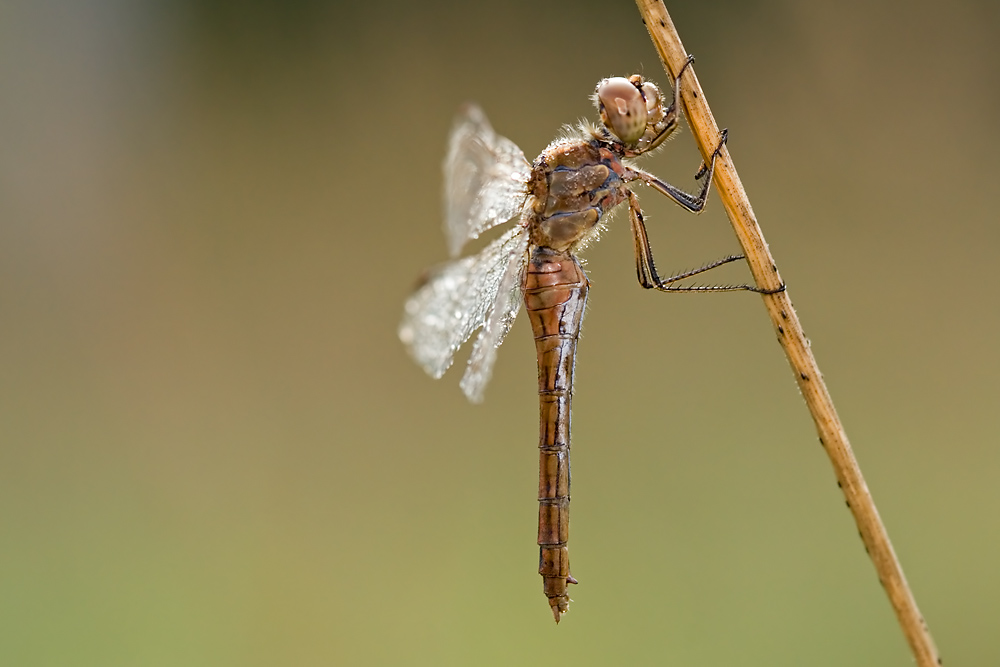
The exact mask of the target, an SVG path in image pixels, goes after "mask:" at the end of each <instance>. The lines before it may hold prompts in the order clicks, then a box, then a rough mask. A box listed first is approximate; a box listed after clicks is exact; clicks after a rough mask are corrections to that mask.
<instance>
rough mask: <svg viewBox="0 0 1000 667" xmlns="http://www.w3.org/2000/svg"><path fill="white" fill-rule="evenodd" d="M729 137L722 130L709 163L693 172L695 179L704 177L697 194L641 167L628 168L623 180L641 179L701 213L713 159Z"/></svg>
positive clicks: (726, 131) (709, 180)
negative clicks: (671, 183) (685, 190)
mask: <svg viewBox="0 0 1000 667" xmlns="http://www.w3.org/2000/svg"><path fill="white" fill-rule="evenodd" d="M728 138H729V130H723V131H722V137H721V138H720V139H719V145H718V146H716V147H715V150H714V151H712V157H711V159H710V161H709V164H708V165H707V166H706V165H705V164H704V163H702V165H701V168H700V169H699V170H698V173H697V174H695V180H699V179H702V178H704V179H705V180H704V181H703V182H702V185H701V192H699V193H698V194H697V195H691V194H688V193H687V192H684V191H683V190H681V189H680V188H678V187H677V186H675V185H670V183H667V182H666V181H661V180H660V179H658V178H657V177H656V176H653V175H652V174H650V173H648V172H645V171H643V170H642V169H635V168H634V167H633V168H629V169H626V171H625V177H624V179H623V180H625V181H626V182H628V181H642V182H643V183H645V184H646V185H648V186H650V187H651V188H653V189H654V190H657V191H658V192H660V193H662V194H665V195H666V196H667V197H670V199H672V200H674V201H675V202H676V203H677V204H679V205H680V206H681V207H682V208H685V209H687V210H688V211H691V212H692V213H701V212H702V210H703V209H704V208H705V202H706V200H707V198H708V189H709V188H710V187H711V185H712V175H713V174H714V173H715V160H716V159H717V158H718V157H719V152H720V151H721V150H722V147H723V146H724V145H725V144H726V140H727V139H728Z"/></svg>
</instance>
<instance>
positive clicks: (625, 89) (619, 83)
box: [597, 76, 648, 144]
mask: <svg viewBox="0 0 1000 667" xmlns="http://www.w3.org/2000/svg"><path fill="white" fill-rule="evenodd" d="M597 99H598V100H599V101H600V103H601V120H603V121H604V124H605V125H607V126H608V129H609V130H611V132H612V133H613V134H614V135H615V136H616V137H618V138H619V139H621V140H622V141H623V142H625V143H626V144H635V143H636V142H637V141H639V139H640V138H641V137H642V135H643V133H644V132H645V131H646V119H647V118H648V112H647V110H646V100H645V99H643V96H642V93H640V92H639V89H637V88H636V87H635V85H633V84H632V82H631V81H629V80H628V79H626V78H623V77H620V76H616V77H613V78H610V79H605V80H604V81H601V83H599V84H598V85H597Z"/></svg>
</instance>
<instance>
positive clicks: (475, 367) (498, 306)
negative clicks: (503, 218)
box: [461, 234, 528, 403]
mask: <svg viewBox="0 0 1000 667" xmlns="http://www.w3.org/2000/svg"><path fill="white" fill-rule="evenodd" d="M515 241H516V244H512V245H511V248H510V250H509V255H508V258H507V262H506V263H505V269H504V273H503V278H502V279H501V281H500V286H499V288H498V290H497V298H496V301H495V302H494V303H493V309H492V311H491V312H490V314H489V317H488V318H487V319H486V323H485V324H484V325H483V328H482V330H481V331H480V332H479V337H478V338H476V344H475V345H474V346H473V348H472V355H471V356H470V357H469V365H468V367H467V368H466V369H465V375H464V376H462V382H461V387H462V391H464V392H465V395H466V397H468V399H469V400H470V401H472V402H473V403H481V402H482V400H483V393H484V392H485V390H486V384H487V383H488V382H489V381H490V376H491V375H492V374H493V362H494V361H496V358H497V348H498V347H500V344H501V343H503V339H504V337H505V336H506V335H507V332H508V331H510V328H511V327H512V326H514V319H515V318H516V317H517V313H518V311H520V310H521V280H522V278H523V274H524V265H525V264H526V263H527V261H528V235H527V234H523V235H521V236H520V237H518V238H517V239H515Z"/></svg>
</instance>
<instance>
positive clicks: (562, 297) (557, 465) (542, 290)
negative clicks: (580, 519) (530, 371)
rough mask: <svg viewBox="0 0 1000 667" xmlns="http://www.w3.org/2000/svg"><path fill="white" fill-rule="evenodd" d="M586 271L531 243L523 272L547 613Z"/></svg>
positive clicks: (558, 609)
mask: <svg viewBox="0 0 1000 667" xmlns="http://www.w3.org/2000/svg"><path fill="white" fill-rule="evenodd" d="M587 288H588V282H587V276H586V274H584V272H583V269H582V268H581V267H580V264H579V262H577V261H576V259H575V258H574V257H573V256H572V255H570V254H569V253H566V252H558V251H555V250H552V249H551V248H547V247H536V248H535V249H534V250H533V251H532V253H531V259H530V260H529V262H528V266H527V269H526V271H525V277H524V304H525V309H526V310H527V311H528V318H529V319H530V320H531V328H532V331H534V335H535V349H536V351H537V353H538V398H539V407H540V436H539V441H538V449H539V472H538V545H539V565H538V572H539V574H541V575H542V577H543V580H544V589H545V595H546V597H548V598H549V605H550V606H551V607H552V615H553V616H554V617H555V619H556V622H557V623H558V622H559V617H560V615H561V614H562V613H563V612H565V611H566V610H567V609H568V607H569V596H568V595H567V593H566V586H567V584H569V583H576V581H575V580H574V579H573V577H572V575H570V570H569V552H568V548H567V542H568V541H569V500H570V491H569V487H570V468H569V449H570V407H571V406H570V404H571V401H572V398H573V367H574V364H575V360H576V342H577V339H578V338H579V336H580V321H581V320H582V319H583V309H584V305H585V304H586V301H587Z"/></svg>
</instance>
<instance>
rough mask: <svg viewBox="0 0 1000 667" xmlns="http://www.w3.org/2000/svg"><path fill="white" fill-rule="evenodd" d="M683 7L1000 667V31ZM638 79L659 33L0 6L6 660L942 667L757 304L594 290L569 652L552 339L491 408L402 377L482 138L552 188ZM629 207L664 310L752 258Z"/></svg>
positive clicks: (903, 498) (514, 369)
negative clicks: (559, 139)
mask: <svg viewBox="0 0 1000 667" xmlns="http://www.w3.org/2000/svg"><path fill="white" fill-rule="evenodd" d="M670 10H671V12H672V14H673V17H674V20H675V22H676V24H677V26H678V29H679V30H680V32H681V36H682V38H683V39H684V41H685V46H686V47H687V49H688V50H689V51H691V52H692V53H694V54H696V55H697V58H698V62H697V66H696V67H697V72H698V76H699V78H700V79H701V81H702V84H703V85H704V87H705V91H706V94H707V95H708V97H709V100H710V102H711V104H712V106H713V109H714V111H715V113H716V116H717V117H718V119H719V123H720V124H721V125H723V126H726V127H728V128H729V129H730V141H729V147H730V150H731V152H732V155H733V157H734V160H735V162H736V164H737V167H738V168H739V170H740V174H741V176H742V178H743V181H744V183H745V185H746V187H747V190H748V192H749V194H750V198H751V201H752V202H753V205H754V208H755V210H756V213H757V215H758V217H759V219H760V222H761V225H762V227H763V229H764V232H765V234H766V236H767V239H768V240H769V242H770V245H771V249H772V251H773V253H774V255H775V257H776V259H777V261H778V265H779V267H780V269H781V272H782V275H783V277H784V278H785V280H786V281H787V283H788V285H789V290H790V294H791V296H792V298H793V299H794V301H795V303H796V305H797V306H798V308H799V314H800V316H801V318H802V321H803V323H804V325H805V326H806V331H807V333H808V334H809V335H810V337H811V340H812V342H813V349H814V351H815V352H816V355H817V357H818V359H819V363H820V366H821V368H822V369H823V370H824V372H825V374H826V379H827V381H828V382H829V385H830V388H831V391H832V393H833V396H834V400H835V401H836V404H837V406H838V407H839V410H840V412H841V416H842V418H843V421H844V423H845V425H846V427H847V430H848V433H849V435H850V437H851V439H852V442H853V444H854V447H855V449H856V452H857V454H858V457H859V459H860V461H861V463H862V465H863V468H864V470H865V473H866V475H867V477H868V482H869V485H870V487H871V489H872V491H873V493H874V495H875V498H876V501H877V502H878V505H879V508H880V511H881V513H882V516H883V519H884V520H885V522H886V524H887V526H888V528H889V531H890V534H891V536H892V539H893V540H894V543H895V546H896V549H897V552H898V553H899V556H900V558H901V560H902V563H903V565H904V568H905V570H906V573H907V576H908V578H909V581H910V583H911V584H912V586H913V589H914V591H915V593H916V596H917V599H918V601H919V603H920V605H921V607H922V610H923V611H924V613H925V615H926V617H927V621H928V623H929V624H930V627H931V629H932V631H933V632H934V634H935V638H936V639H937V642H938V644H939V645H940V648H941V649H942V652H943V655H944V657H945V664H950V665H998V664H1000V641H998V639H997V637H998V635H997V629H998V625H1000V568H998V567H997V564H998V563H1000V530H998V517H1000V447H998V446H997V445H998V436H997V432H998V427H997V412H998V408H1000V400H998V399H1000V387H998V381H997V377H998V373H1000V352H998V346H997V344H996V341H997V337H998V334H997V331H998V329H1000V309H998V304H1000V299H998V296H997V288H996V264H997V260H996V252H997V248H998V246H1000V229H998V225H997V224H996V213H995V210H996V207H995V202H994V195H995V193H996V191H997V181H998V178H1000V168H998V167H1000V161H998V158H997V155H998V148H1000V147H998V142H1000V130H998V126H997V122H996V121H997V118H998V117H1000V86H998V82H1000V47H998V42H997V40H996V34H997V32H998V29H1000V7H998V5H997V4H996V3H993V2H988V1H985V0H984V1H982V2H971V1H966V2H962V1H958V2H953V3H949V4H948V5H947V8H946V9H945V8H944V6H943V5H940V4H939V3H930V2H903V1H902V0H875V1H873V2H860V1H858V0H853V1H848V2H846V3H834V4H831V5H826V4H824V3H817V2H808V1H797V0H787V1H785V2H782V1H779V0H773V1H759V2H750V3H747V2H715V3H703V2H691V1H684V2H673V3H671V4H670ZM636 71H638V72H642V73H644V74H646V75H647V76H648V77H650V78H652V79H654V80H656V81H658V82H660V83H661V84H665V83H666V81H665V76H664V75H663V73H662V70H661V68H660V65H659V62H658V60H657V57H656V54H655V52H654V50H653V48H652V46H651V45H650V43H649V40H648V37H647V35H646V33H645V30H644V29H643V26H642V24H641V23H640V21H639V18H638V14H637V11H636V9H635V7H634V6H633V5H632V4H631V3H629V2H622V3H599V2H579V1H570V0H544V1H541V2H539V1H536V0H514V1H511V2H502V3H468V2H460V1H453V2H445V3H434V4H430V5H428V4H425V3H411V2H394V1H390V2H384V3H367V4H366V3H350V4H337V3H323V2H288V1H284V2H278V1H277V0H274V1H270V2H266V1H260V0H257V1H252V2H234V1H233V2H230V1H225V0H211V1H207V0H201V1H195V0H189V1H188V2H183V1H175V2H166V1H163V2H153V1H147V2H139V3H136V2H128V1H127V0H86V1H70V0H63V1H57V0H32V1H30V2H28V1H22V2H5V3H2V4H0V663H2V664H4V665H19V666H20V665H25V666H28V665H30V666H34V665H39V666H41V665H45V666H48V665H53V666H63V665H94V666H101V667H113V666H119V665H120V666H133V665H142V666H158V665H163V666H170V667H173V666H177V665H184V666H185V667H194V666H201V665H205V666H229V665H232V666H255V665H261V666H265V665H266V666H271V665H469V664H477V665H541V664H545V665H551V664H554V663H555V662H556V661H560V664H567V665H632V664H636V665H646V664H668V665H685V666H690V665H711V666H715V665H726V666H729V665H768V666H774V665H790V666H799V665H811V666H813V665H814V666H819V665H909V664H911V658H910V656H909V653H908V650H907V648H906V645H905V642H904V640H903V638H902V635H901V633H900V631H899V630H898V628H897V626H896V623H895V620H894V617H893V615H892V613H891V610H890V607H889V605H888V602H887V601H886V599H885V598H884V595H883V592H882V590H881V588H880V586H879V584H878V581H877V579H876V578H875V576H874V572H873V570H872V567H871V564H870V563H869V561H868V560H867V558H866V556H865V552H864V549H863V548H862V545H861V543H860V540H859V539H858V537H857V534H856V530H855V527H854V525H853V521H852V519H851V517H850V515H849V513H848V511H847V510H846V509H845V508H844V502H843V498H842V497H841V495H840V494H839V492H838V490H837V487H836V484H835V482H834V478H833V476H832V473H831V471H830V468H829V464H828V462H827V459H826V456H825V454H824V452H823V451H822V449H821V448H820V447H819V446H818V444H817V439H816V435H815V432H814V430H813V427H812V423H811V421H810V418H809V416H808V414H807V412H806V410H805V407H804V405H803V404H802V402H801V400H800V398H799V396H798V392H797V390H796V387H795V384H794V382H793V379H792V377H791V375H790V372H789V368H788V366H787V364H786V362H785V360H784V357H783V355H782V353H781V350H780V349H779V347H778V345H777V343H776V342H775V340H774V334H773V332H772V329H771V325H770V323H769V321H768V319H767V317H766V314H765V312H764V310H763V308H762V307H761V304H760V300H759V299H758V298H757V297H755V296H752V295H748V294H724V295H711V296H705V295H702V296H692V295H665V294H658V293H654V292H648V291H645V290H642V289H640V288H639V286H638V285H637V283H636V280H635V274H634V260H633V258H632V250H631V243H632V242H631V239H630V235H629V232H628V227H627V224H625V221H624V218H620V219H618V220H617V222H616V224H614V225H613V226H612V228H611V229H610V230H609V232H608V233H607V234H605V235H604V238H603V240H602V241H601V242H600V243H598V244H596V245H594V246H593V247H592V248H591V249H589V250H588V252H587V254H586V258H587V259H588V265H587V266H588V271H589V274H590V278H591V281H592V285H593V287H592V290H591V298H590V303H589V311H588V316H587V319H586V321H585V323H584V334H583V338H582V340H581V343H580V358H579V362H578V365H577V380H578V385H577V398H576V402H575V408H576V410H575V414H574V463H573V466H574V467H573V472H574V486H573V493H574V495H573V533H572V540H571V548H572V554H573V572H574V574H575V575H576V577H577V578H579V579H580V581H581V584H580V585H579V586H578V587H576V588H575V589H574V590H573V594H574V603H573V605H572V607H571V611H570V613H569V614H568V615H567V616H566V617H565V619H564V620H563V623H562V624H561V625H560V626H558V627H557V626H555V625H554V624H553V623H552V619H551V617H550V615H549V611H548V607H547V605H546V602H545V599H544V597H543V596H542V592H541V580H540V578H539V577H538V575H537V574H536V567H537V547H536V546H535V537H536V536H535V520H536V512H537V510H536V507H537V505H536V501H535V494H536V490H537V489H536V475H537V471H536V466H537V460H538V459H537V454H536V449H535V448H536V439H537V422H536V420H537V398H536V396H535V367H534V363H535V361H534V350H533V345H532V342H531V340H530V339H531V336H530V332H529V329H528V326H527V323H526V321H525V320H524V318H523V317H522V318H521V321H519V322H518V323H517V325H516V327H515V329H514V331H513V332H512V333H511V335H510V336H509V338H508V342H507V343H506V344H505V345H504V348H503V349H502V350H501V353H500V357H499V362H498V365H497V370H496V374H495V377H494V380H493V383H492V384H491V386H490V388H489V391H488V395H487V400H486V403H485V404H484V405H482V406H472V405H469V404H468V403H467V402H466V401H465V399H464V398H463V396H462V394H461V392H460V391H459V389H458V378H459V375H460V373H459V372H457V371H456V370H452V371H451V372H449V373H448V374H447V375H446V376H445V378H444V379H443V380H441V381H433V380H431V379H429V378H428V377H426V376H425V375H424V374H423V373H422V372H421V371H420V370H419V369H418V368H417V367H416V365H415V364H413V363H412V362H411V361H410V360H409V359H408V358H407V356H406V354H405V352H404V350H403V348H402V346H401V345H400V343H399V342H398V341H397V339H396V333H395V329H396V326H397V323H398V320H399V316H400V313H401V308H402V303H403V300H404V299H405V297H406V295H407V294H408V292H409V291H410V289H411V287H412V285H413V282H414V280H415V279H416V276H417V275H418V274H419V272H420V271H421V270H422V269H424V268H425V267H427V266H429V265H432V264H434V263H436V262H439V261H441V260H443V259H445V257H446V252H445V246H444V240H443V237H442V234H441V231H440V227H441V225H440V218H441V206H440V190H441V175H440V166H439V165H440V163H441V160H442V158H443V153H444V146H445V140H446V136H447V132H448V128H449V126H450V123H451V119H452V116H453V114H454V112H455V110H456V109H457V107H458V106H459V104H461V103H462V102H464V101H466V100H476V101H478V102H479V103H480V104H481V105H482V106H483V107H484V109H486V111H487V113H488V115H489V116H490V118H491V120H492V122H493V124H494V126H495V127H496V129H497V130H498V132H500V133H502V134H504V135H506V136H508V137H510V138H511V139H513V140H514V141H515V142H517V143H518V144H519V145H520V146H521V147H522V148H523V149H524V151H525V153H526V154H527V155H528V156H529V159H530V158H531V157H532V156H534V155H536V154H537V153H538V152H539V151H541V149H542V148H543V147H544V146H545V144H546V143H547V142H548V141H549V140H550V139H552V138H553V136H554V135H555V133H556V132H557V131H558V129H559V127H560V126H561V125H562V124H564V123H568V122H574V121H575V120H576V119H578V118H581V117H590V118H593V117H594V112H593V110H592V108H591V107H590V103H589V101H588V99H587V98H588V95H589V94H590V92H591V91H592V89H593V85H594V83H595V82H596V81H597V80H598V79H599V78H601V77H604V76H609V75H616V74H617V75H621V74H626V75H627V74H629V73H632V72H636ZM683 134H684V136H682V137H680V138H679V139H677V140H676V141H674V142H672V143H671V144H670V145H669V146H668V148H667V150H664V151H662V152H661V153H659V154H657V155H655V156H653V157H651V158H649V159H647V160H645V161H644V162H643V165H644V166H645V167H646V168H648V169H649V170H651V171H653V172H654V173H656V174H657V175H659V176H661V177H662V178H665V179H667V180H670V181H672V182H674V183H677V184H679V185H684V186H685V187H688V188H691V187H693V181H692V180H691V176H692V175H693V173H694V171H695V170H696V169H697V167H698V165H699V162H700V158H699V156H698V154H697V151H696V150H695V148H694V145H693V143H692V142H691V139H690V134H689V133H688V132H687V131H686V130H685V132H684V133H683ZM640 195H641V196H642V197H643V203H644V207H645V208H646V210H647V213H648V216H649V220H650V222H649V226H650V233H651V235H652V243H653V248H654V251H655V252H656V256H657V260H658V264H659V265H660V266H661V267H662V268H663V269H664V270H665V271H666V270H669V269H678V270H679V269H683V268H689V267H691V266H694V265H697V264H699V263H701V262H703V261H707V260H710V259H714V258H716V257H719V256H721V255H724V254H726V253H728V252H731V251H733V250H735V249H736V248H737V244H736V241H735V239H734V237H733V236H732V232H731V230H730V229H729V225H728V222H727V220H726V219H725V217H724V215H723V212H722V210H721V207H720V206H719V205H718V202H717V200H714V199H713V200H712V201H711V202H710V204H709V208H708V211H707V212H706V213H705V215H703V216H701V217H695V216H690V215H687V214H685V213H683V212H682V211H680V209H678V208H677V207H675V206H673V205H672V204H670V203H669V202H666V201H665V200H664V199H663V198H662V197H659V196H656V195H655V193H650V192H648V191H644V190H640ZM730 269H731V270H730ZM727 271H729V273H724V272H723V273H722V275H720V276H716V277H715V280H717V281H719V282H726V281H729V280H742V279H743V278H744V276H745V275H746V274H745V269H744V268H742V267H730V268H729V269H727ZM464 355H465V352H463V353H462V355H461V356H460V361H461V359H464ZM636 553H638V554H641V555H642V558H635V557H633V555H634V554H636Z"/></svg>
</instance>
